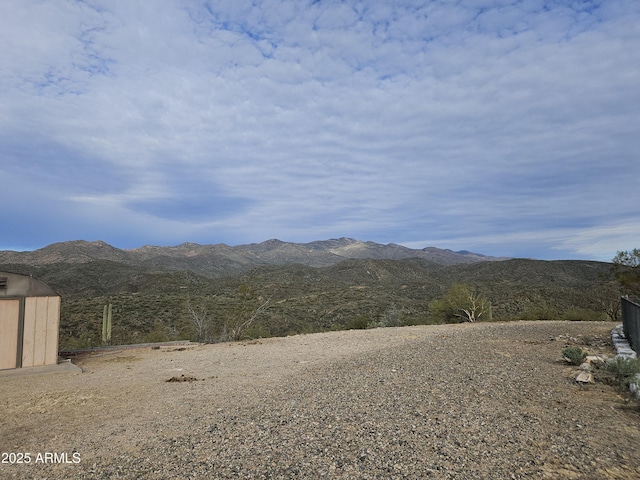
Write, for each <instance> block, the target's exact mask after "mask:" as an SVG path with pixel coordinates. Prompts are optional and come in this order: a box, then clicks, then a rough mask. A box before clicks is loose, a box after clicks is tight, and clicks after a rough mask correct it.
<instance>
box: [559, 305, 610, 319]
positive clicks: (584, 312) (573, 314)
mask: <svg viewBox="0 0 640 480" xmlns="http://www.w3.org/2000/svg"><path fill="white" fill-rule="evenodd" d="M604 317H605V315H604V313H603V312H596V311H595V310H589V309H588V308H569V309H567V310H565V311H564V312H562V315H560V318H561V319H562V320H570V321H574V322H600V321H602V320H606V318H604Z"/></svg>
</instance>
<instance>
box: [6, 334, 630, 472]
mask: <svg viewBox="0 0 640 480" xmlns="http://www.w3.org/2000/svg"><path fill="white" fill-rule="evenodd" d="M614 326H615V325H614V324H611V323H594V322H513V323H480V324H459V325H441V326H416V327H403V328H386V329H375V330H360V331H341V332H331V333H322V334H313V335H298V336H292V337H288V338H272V339H261V340H256V341H251V342H238V343H227V344H216V345H189V346H186V347H176V346H172V347H161V348H156V349H151V348H148V347H147V348H138V349H129V350H116V351H108V352H101V353H99V354H92V355H87V356H85V357H83V358H77V359H75V360H74V363H76V364H78V365H79V366H80V367H81V368H82V373H68V372H67V373H55V374H46V375H45V374H42V375H22V376H11V377H1V378H0V405H1V407H0V408H1V412H2V415H1V418H0V451H1V452H2V455H3V459H2V460H3V461H4V463H1V464H0V478H2V479H7V478H17V479H25V478H53V479H58V478H60V479H62V478H64V479H67V478H86V479H108V478H109V479H110V478H150V479H164V478H247V479H261V478H263V479H267V478H268V479H279V478H282V479H289V478H303V479H314V478H331V479H333V478H340V479H401V478H407V479H421V478H443V479H445V478H456V479H476V478H486V479H494V478H495V479H510V478H549V479H559V478H579V479H638V478H640V413H639V410H638V408H637V406H635V405H634V404H633V403H632V402H631V403H630V402H628V401H627V398H626V396H625V394H624V393H621V392H619V391H617V390H616V389H615V388H614V387H611V386H609V385H605V384H602V383H595V384H590V385H585V386H583V385H579V384H577V383H576V382H575V380H574V378H575V376H576V375H577V373H578V371H577V367H572V366H570V365H568V364H567V363H565V362H563V360H562V355H561V351H562V349H563V348H564V347H565V346H566V345H579V346H582V347H583V348H585V349H587V350H588V351H589V352H590V353H594V354H596V353H605V354H609V355H613V350H612V347H611V343H610V332H611V329H612V328H613V327H614ZM172 379H173V381H168V380H172ZM10 453H11V454H15V455H9V454H10ZM26 453H28V454H29V456H28V457H29V458H30V461H29V463H22V464H16V463H13V464H11V461H15V460H16V459H17V458H18V456H19V454H22V458H23V459H25V458H26V455H25V454H26ZM47 454H48V455H47ZM54 454H55V456H54ZM7 461H8V462H9V463H6V462H7Z"/></svg>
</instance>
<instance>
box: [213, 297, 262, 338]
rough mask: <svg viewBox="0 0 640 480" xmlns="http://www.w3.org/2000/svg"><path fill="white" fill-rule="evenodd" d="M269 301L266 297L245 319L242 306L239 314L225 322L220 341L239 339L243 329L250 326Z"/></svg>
mask: <svg viewBox="0 0 640 480" xmlns="http://www.w3.org/2000/svg"><path fill="white" fill-rule="evenodd" d="M270 302H271V298H267V300H265V301H264V302H263V303H262V304H260V305H259V306H258V307H257V308H256V309H255V310H253V311H251V312H250V313H249V316H248V318H246V319H245V318H244V315H242V313H243V312H244V310H245V309H244V308H243V309H242V310H241V313H240V314H239V315H237V316H236V317H235V318H233V319H231V320H229V321H227V322H225V324H224V327H223V330H222V335H221V339H222V341H236V340H240V338H241V337H242V334H243V333H244V331H245V330H246V329H247V328H248V327H250V326H251V324H252V323H253V322H254V321H255V320H256V319H257V318H258V316H259V315H260V314H261V313H262V312H264V311H265V310H266V309H267V308H269V307H270Z"/></svg>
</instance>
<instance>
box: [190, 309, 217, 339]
mask: <svg viewBox="0 0 640 480" xmlns="http://www.w3.org/2000/svg"><path fill="white" fill-rule="evenodd" d="M187 309H188V310H189V317H190V319H191V323H192V324H193V327H194V329H195V333H196V340H197V341H198V342H210V341H211V338H210V336H209V330H210V328H211V323H212V322H211V316H210V315H209V312H208V311H207V308H206V307H205V306H204V305H195V306H194V305H192V304H191V301H190V300H189V301H188V303H187Z"/></svg>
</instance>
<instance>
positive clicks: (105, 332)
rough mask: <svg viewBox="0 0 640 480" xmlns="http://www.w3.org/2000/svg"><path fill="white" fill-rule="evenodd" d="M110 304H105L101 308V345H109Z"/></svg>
mask: <svg viewBox="0 0 640 480" xmlns="http://www.w3.org/2000/svg"><path fill="white" fill-rule="evenodd" d="M111 315H112V305H111V304H109V305H105V306H104V308H103V310H102V345H111Z"/></svg>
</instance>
